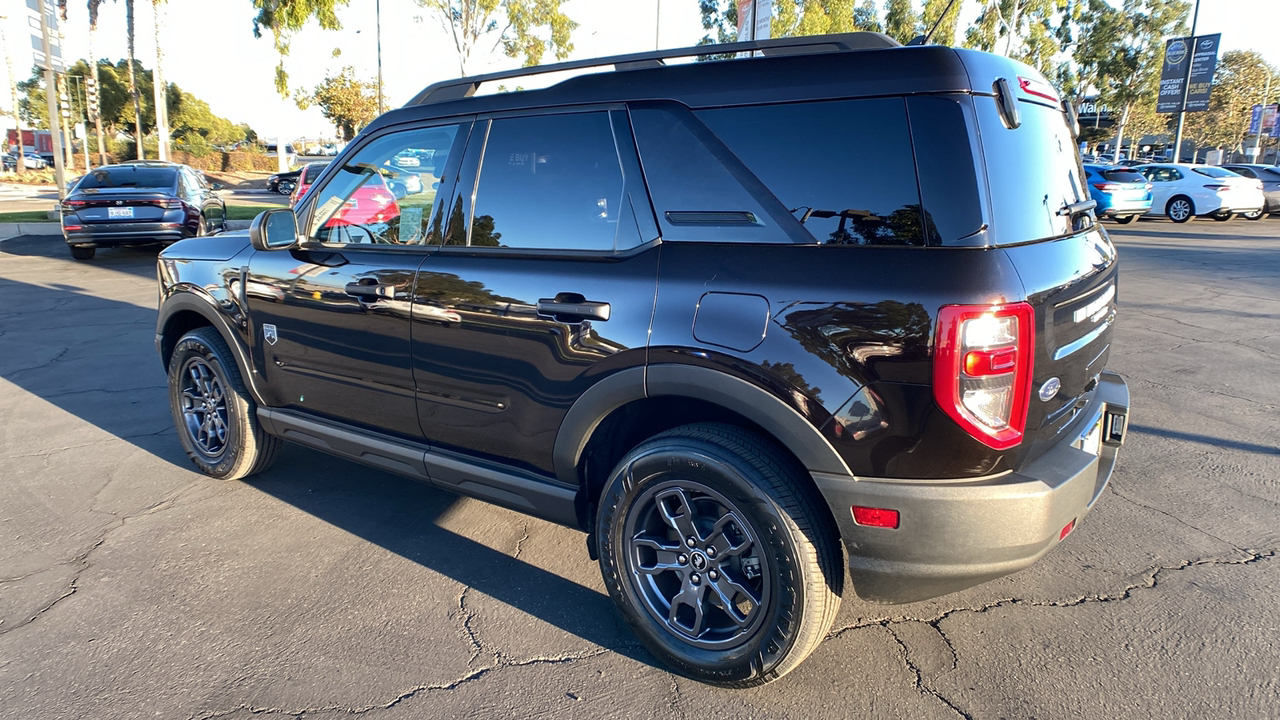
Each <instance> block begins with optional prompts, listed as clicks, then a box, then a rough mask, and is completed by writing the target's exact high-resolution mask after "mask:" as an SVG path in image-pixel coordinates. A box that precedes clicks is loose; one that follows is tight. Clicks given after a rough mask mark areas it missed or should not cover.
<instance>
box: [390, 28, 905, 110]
mask: <svg viewBox="0 0 1280 720" xmlns="http://www.w3.org/2000/svg"><path fill="white" fill-rule="evenodd" d="M901 46H902V44H901V43H899V42H898V41H897V40H894V39H893V38H891V37H889V36H888V35H885V34H884V33H877V32H852V33H841V34H838V35H807V36H804V37H790V38H777V39H771V40H747V41H743V42H734V43H725V44H722V45H696V46H694V47H684V48H673V49H670V50H657V51H653V52H643V53H631V54H629V55H614V56H611V57H603V58H594V59H591V60H572V61H570V62H562V63H555V64H554V65H537V66H534V67H525V68H519V69H516V70H506V71H502V72H496V73H489V74H487V75H474V76H471V77H464V78H457V79H455V80H444V81H442V82H438V83H435V84H433V85H430V86H428V87H427V88H426V89H424V90H423V91H422V92H420V93H418V94H417V95H415V96H414V98H413V99H412V100H410V101H409V102H408V103H406V105H405V106H406V107H409V106H413V105H426V104H428V103H436V102H445V101H448V100H458V99H461V98H466V97H471V96H472V95H474V94H475V92H476V90H477V89H478V88H479V87H480V85H482V84H483V83H487V82H495V81H498V80H509V79H511V78H518V77H528V76H530V75H543V74H546V73H554V72H561V71H564V70H578V69H581V68H593V67H603V66H605V65H612V66H613V69H614V70H615V71H618V70H639V69H642V68H655V67H662V66H663V65H665V64H666V63H665V62H663V61H664V60H669V59H671V58H681V57H705V56H707V55H725V54H732V53H740V52H750V51H759V52H760V53H761V54H763V55H765V56H777V55H808V54H811V53H824V52H844V51H848V50H876V49H881V48H892V47H901Z"/></svg>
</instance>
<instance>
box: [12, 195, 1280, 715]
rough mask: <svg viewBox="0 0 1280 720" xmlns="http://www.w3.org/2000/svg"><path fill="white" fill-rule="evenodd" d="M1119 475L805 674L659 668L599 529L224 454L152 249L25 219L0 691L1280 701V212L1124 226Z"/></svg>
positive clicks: (959, 709) (870, 617)
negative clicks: (197, 448)
mask: <svg viewBox="0 0 1280 720" xmlns="http://www.w3.org/2000/svg"><path fill="white" fill-rule="evenodd" d="M1108 227H1109V229H1111V230H1112V232H1113V237H1114V238H1115V239H1116V241H1117V244H1118V246H1119V248H1120V256H1121V261H1122V263H1123V265H1122V271H1121V272H1122V280H1121V283H1120V291H1119V298H1120V319H1119V322H1118V328H1117V332H1116V335H1115V344H1114V347H1113V350H1112V355H1111V369H1113V370H1115V371H1117V372H1119V373H1120V374H1122V375H1123V376H1124V377H1125V379H1126V381H1127V382H1128V383H1129V387H1130V391H1131V393H1132V407H1133V409H1132V415H1131V427H1130V435H1129V438H1128V441H1127V444H1126V446H1125V449H1124V451H1123V452H1122V455H1121V458H1120V462H1119V466H1118V469H1117V471H1116V474H1115V475H1114V476H1113V479H1112V483H1111V485H1110V489H1109V490H1108V491H1107V493H1106V494H1105V495H1104V497H1103V498H1102V499H1101V500H1100V501H1099V503H1098V505H1097V507H1096V508H1095V510H1094V512H1093V513H1092V514H1091V515H1090V516H1089V517H1088V518H1087V519H1086V520H1085V521H1084V522H1083V523H1082V524H1081V526H1080V527H1079V528H1078V529H1077V530H1076V532H1075V533H1074V534H1073V536H1072V537H1070V538H1068V540H1067V541H1066V542H1065V543H1064V544H1063V545H1062V546H1061V547H1059V548H1058V549H1057V550H1055V551H1054V552H1053V553H1051V554H1050V555H1049V556H1047V557H1046V558H1045V559H1044V560H1042V561H1041V562H1039V563H1038V564H1036V565H1035V566H1033V567H1032V568H1030V569H1028V570H1025V571H1023V572H1021V573H1018V574H1016V575H1014V576H1011V577H1008V578H1003V579H1001V580H997V581H993V582H990V583H986V584H984V585H981V586H979V587H976V588H973V589H971V590H968V591H965V592H962V593H959V594H955V595H950V596H947V597H944V598H940V599H937V600H933V601H929V602H923V603H915V604H911V605H899V606H877V605H871V604H868V603H863V602H860V601H858V600H857V599H856V598H854V597H853V596H852V595H851V594H850V595H849V596H848V597H846V599H845V603H844V605H843V607H842V610H841V614H840V617H839V618H838V619H837V621H836V626H835V629H834V630H833V632H832V634H831V636H830V637H829V638H828V639H827V641H826V642H825V643H824V644H823V645H822V646H821V647H820V648H819V649H818V651H817V652H815V653H814V655H813V656H811V657H810V658H809V660H808V661H807V662H806V663H805V664H804V665H802V666H801V667H800V669H799V670H797V671H796V672H794V673H792V674H791V675H789V676H787V677H785V678H783V679H782V680H780V681H778V682H775V683H773V684H771V685H768V686H765V687H763V688H758V689H754V690H747V691H730V690H720V689H715V688H710V687H707V686H703V685H699V684H697V683H694V682H691V681H688V680H685V679H682V678H679V677H677V676H674V675H672V674H670V673H668V672H667V671H666V670H665V669H663V668H662V667H661V666H659V665H658V664H657V663H656V662H655V660H654V659H653V658H652V657H650V656H649V655H648V654H647V653H646V652H645V651H644V650H643V649H642V648H641V647H640V646H639V645H638V644H637V643H636V642H635V640H634V639H633V637H632V636H631V635H630V633H629V632H628V631H627V629H626V628H625V627H624V626H623V625H622V624H621V622H620V621H618V620H617V619H616V618H615V615H614V612H613V608H612V605H611V603H610V601H609V598H608V597H607V595H606V594H605V592H604V589H603V585H602V583H601V581H600V577H599V571H598V569H597V567H596V565H595V564H594V563H593V562H591V561H590V560H589V559H588V557H587V553H586V550H585V545H584V542H583V536H582V535H581V534H579V533H577V532H574V531H571V530H567V529H564V528H560V527H557V526H553V525H550V524H547V523H544V522H541V521H538V520H534V519H531V518H527V517H525V516H522V515H519V514H516V513H513V512H510V511H507V510H503V509H500V508H497V507H493V506H490V505H486V504H484V503H481V502H477V501H473V500H468V499H460V498H458V497H456V496H453V495H450V494H448V493H446V492H443V491H440V490H436V489H433V488H431V487H427V486H423V485H419V484H416V483H414V482H413V481H411V480H406V479H401V478H398V477H394V476H389V475H385V474H382V473H380V472H377V471H374V470H370V469H366V468H363V467H360V466H356V465H352V464H349V463H347V462H345V461H341V460H337V459H333V458H330V457H328V456H325V455H321V454H319V453H315V452H312V451H310V450H306V449H303V448H300V447H296V446H289V447H287V449H286V450H285V451H284V453H283V457H282V458H281V461H280V462H278V463H277V464H276V465H275V466H274V468H273V469H271V470H270V471H268V472H266V473H264V474H262V475H260V476H257V477H255V478H253V480H252V481H251V482H244V483H226V482H221V481H217V480H213V479H210V478H207V477H204V476H201V475H198V474H197V473H195V472H194V470H193V469H192V468H191V466H190V464H189V462H188V461H187V459H186V456H185V455H184V454H183V452H182V450H181V449H180V447H179V445H178V442H177V440H176V438H175V436H174V430H173V426H172V420H171V418H170V415H169V410H168V402H167V392H166V387H165V376H164V373H163V371H162V369H161V365H160V362H159V360H158V358H157V357H156V354H155V348H154V345H153V342H152V340H153V334H154V322H155V304H156V290H155V279H154V263H155V250H154V249H150V250H149V249H126V250H114V251H112V250H106V251H102V252H99V253H98V256H97V258H96V259H95V260H94V261H92V262H88V263H83V262H76V261H74V260H72V259H71V258H70V257H69V255H68V253H67V250H66V248H65V245H64V244H63V243H62V242H61V239H60V238H57V237H49V236H45V237H38V236H37V237H33V236H24V237H18V238H14V239H10V240H7V241H4V242H2V243H0V718H23V719H24V720H29V719H32V718H130V717H141V716H149V717H159V718H200V719H206V718H242V719H243V718H249V717H250V716H258V715H271V716H283V717H306V718H312V717H316V718H323V717H350V716H352V715H358V716H362V717H363V716H367V717H373V718H384V717H385V718H396V717H407V718H419V717H421V718H435V717H440V718H451V717H461V716H469V717H477V718H498V717H520V718H524V717H556V718H576V717H581V718H632V717H635V718H648V717H653V718H682V717H690V718H695V717H758V718H772V717H788V718H806V719H813V718H837V717H872V718H875V717H909V718H956V717H963V718H1067V717H1071V718H1116V717H1141V716H1152V717H1160V718H1204V717H1213V718H1264V717H1278V716H1280V671H1278V670H1277V668H1280V602H1277V600H1276V598H1277V597H1278V596H1280V562H1278V561H1277V558H1276V549H1277V547H1280V413H1278V412H1277V408H1278V407H1280V218H1271V219H1266V220H1262V221H1259V222H1247V221H1243V220H1235V221H1232V222H1228V223H1218V222H1211V221H1199V220H1197V221H1195V222H1192V223H1189V224H1187V225H1175V224H1173V223H1170V222H1166V221H1160V220H1153V221H1142V222H1139V223H1136V224H1134V225H1130V226H1125V227H1123V228H1119V227H1117V226H1115V225H1109V226H1108Z"/></svg>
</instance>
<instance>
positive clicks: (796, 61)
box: [368, 33, 1034, 130]
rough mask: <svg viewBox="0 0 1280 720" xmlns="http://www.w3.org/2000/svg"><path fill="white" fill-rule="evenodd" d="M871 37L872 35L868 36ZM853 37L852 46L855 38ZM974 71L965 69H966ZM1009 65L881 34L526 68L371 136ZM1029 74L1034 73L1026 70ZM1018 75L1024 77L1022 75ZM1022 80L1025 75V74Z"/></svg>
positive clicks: (431, 95)
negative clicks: (712, 57) (539, 79)
mask: <svg viewBox="0 0 1280 720" xmlns="http://www.w3.org/2000/svg"><path fill="white" fill-rule="evenodd" d="M867 36H870V37H867ZM851 38H852V39H851ZM750 48H764V52H766V53H767V54H766V55H764V56H762V57H743V58H736V59H730V60H717V61H714V62H695V63H687V64H680V65H664V64H662V59H663V58H673V57H687V56H689V55H694V54H724V53H727V52H738V51H740V50H745V49H750ZM967 64H968V65H971V66H972V67H970V68H968V69H966V65H967ZM608 65H612V66H613V70H612V71H611V72H598V73H592V74H587V75H580V76H577V77H572V78H569V79H567V80H564V81H562V82H560V83H557V84H555V85H552V86H550V87H548V88H545V89H540V90H525V91H519V92H504V93H498V94H493V95H485V96H479V97H475V96H470V95H469V94H470V93H473V92H474V91H475V89H476V87H478V86H479V85H480V84H481V83H486V82H489V83H492V82H497V81H501V80H504V79H505V80H512V81H513V84H518V79H519V78H522V77H528V76H531V75H536V74H543V73H550V72H557V71H561V70H574V69H578V68H586V67H597V66H608ZM1011 65H1016V66H1018V67H1019V68H1025V66H1022V65H1021V64H1019V63H1013V62H1012V61H1009V60H1007V59H1005V58H999V57H997V56H993V55H989V54H988V53H980V52H976V51H971V50H958V49H955V48H950V47H943V46H937V45H931V46H918V47H904V46H901V45H898V44H897V43H896V42H895V41H893V40H892V39H891V38H888V37H887V36H883V35H880V34H879V33H851V34H847V35H827V36H813V37H807V38H788V39H782V40H765V41H757V42H755V43H733V44H729V45H718V46H717V45H706V46H700V47H697V48H682V49H679V50H671V51H662V52H659V53H641V54H638V55H624V56H618V57H614V58H602V59H599V60H592V61H577V62H573V63H561V64H559V65H548V66H542V67H538V68H522V69H520V70H514V71H510V72H506V73H494V74H491V75H482V76H477V77H472V78H461V79H458V80H451V81H447V82H443V83H437V84H435V85H432V86H430V87H428V88H426V89H425V90H423V91H422V92H421V93H419V94H418V96H417V97H415V98H414V100H413V101H411V102H410V104H408V105H406V106H405V107H403V108H400V109H398V110H392V111H390V112H387V113H385V114H384V115H382V116H381V117H380V118H378V119H377V120H375V121H374V122H373V123H372V124H371V125H370V126H369V128H368V130H376V129H377V128H379V127H383V126H386V125H392V124H396V123H400V122H407V121H411V120H420V119H424V118H434V117H449V116H455V115H468V114H472V113H484V112H501V111H511V110H521V109H525V108H540V107H562V106H572V105H578V104H599V103H612V102H624V101H625V102H633V101H641V100H676V101H679V102H681V103H684V104H685V105H688V106H690V107H693V108H705V107H719V106H727V105H738V104H751V103H765V102H785V101H792V100H811V99H818V98H837V97H867V96H876V95H904V94H917V93H940V92H971V91H978V92H987V93H989V92H991V86H990V81H989V80H987V81H986V82H985V86H984V84H983V81H981V80H979V81H977V82H971V80H970V71H971V70H974V69H975V68H977V69H980V70H981V71H982V72H983V74H984V75H985V74H987V72H988V71H990V70H992V69H996V68H999V69H1000V70H1002V71H1004V74H1005V75H1008V68H1009V67H1010V66H1011ZM1025 70H1026V71H1030V72H1034V71H1033V70H1031V69H1030V68H1025ZM1017 72H1023V71H1022V70H1018V71H1017ZM1024 74H1025V73H1024Z"/></svg>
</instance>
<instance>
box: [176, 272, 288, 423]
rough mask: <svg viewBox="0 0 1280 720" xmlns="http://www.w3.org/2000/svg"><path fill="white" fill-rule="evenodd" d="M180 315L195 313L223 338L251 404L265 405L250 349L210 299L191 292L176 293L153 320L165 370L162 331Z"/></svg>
mask: <svg viewBox="0 0 1280 720" xmlns="http://www.w3.org/2000/svg"><path fill="white" fill-rule="evenodd" d="M183 312H194V313H195V314H197V315H199V316H201V317H202V318H204V319H205V320H207V321H208V322H209V325H211V326H212V327H213V328H214V330H216V331H217V332H218V334H219V335H221V336H222V339H223V341H225V342H226V343H227V347H229V348H231V354H232V355H233V356H235V360H236V364H237V365H239V366H240V377H241V378H243V379H244V383H245V386H246V387H247V388H248V390H249V393H250V394H251V395H253V399H254V401H256V402H257V403H258V404H260V405H265V404H266V403H265V402H264V401H263V394H262V392H261V388H259V387H258V381H259V377H258V374H257V373H256V372H255V370H254V367H253V363H252V361H251V360H250V358H249V350H248V348H246V347H245V345H244V342H243V340H242V339H241V337H240V333H238V332H236V331H235V330H234V329H233V328H232V326H231V323H230V321H228V320H227V317H226V316H225V315H223V314H222V313H221V312H219V310H218V309H217V308H215V307H213V305H212V304H211V302H210V301H209V300H205V299H204V298H202V297H200V296H198V295H195V294H194V293H189V292H185V293H175V294H173V295H170V296H169V297H168V298H167V299H166V300H165V301H164V303H162V304H161V306H160V311H159V314H158V317H157V319H156V350H157V352H159V353H160V361H161V362H162V363H164V365H165V367H166V368H167V367H168V365H169V358H167V357H165V356H164V337H165V330H166V328H167V327H168V326H169V322H170V320H172V319H173V317H174V316H176V315H178V314H180V313H183ZM175 340H176V338H175Z"/></svg>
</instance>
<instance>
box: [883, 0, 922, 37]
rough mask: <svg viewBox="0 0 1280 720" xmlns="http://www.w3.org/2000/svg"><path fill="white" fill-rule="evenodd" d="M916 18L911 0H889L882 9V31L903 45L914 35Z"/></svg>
mask: <svg viewBox="0 0 1280 720" xmlns="http://www.w3.org/2000/svg"><path fill="white" fill-rule="evenodd" d="M917 19H918V18H917V16H916V12H915V10H914V9H913V8H912V7H911V0H889V2H888V4H886V5H885V11H884V32H885V34H886V35H888V36H889V37H891V38H893V39H894V40H897V41H898V42H900V43H902V44H903V45H905V44H907V43H908V42H910V41H911V39H912V38H914V37H915V36H916V21H917Z"/></svg>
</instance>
